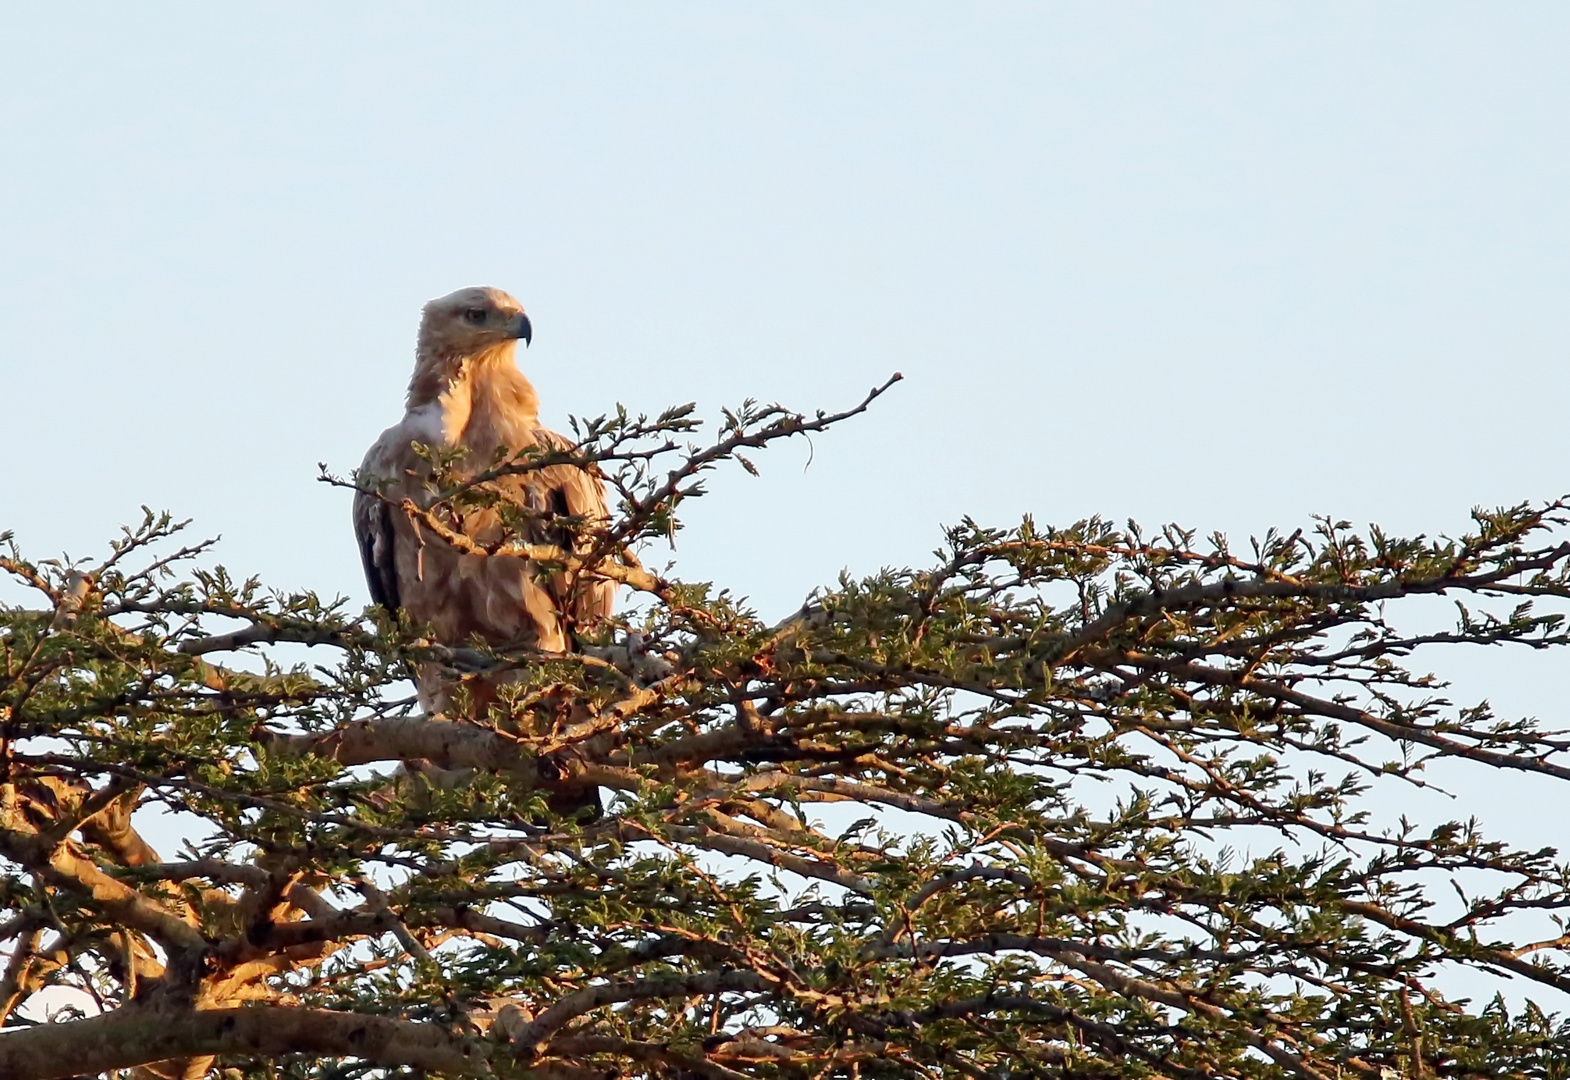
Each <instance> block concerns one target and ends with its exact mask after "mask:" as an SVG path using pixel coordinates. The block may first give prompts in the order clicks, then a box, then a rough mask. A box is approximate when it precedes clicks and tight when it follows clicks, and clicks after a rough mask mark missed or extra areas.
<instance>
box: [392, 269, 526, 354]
mask: <svg viewBox="0 0 1570 1080" xmlns="http://www.w3.org/2000/svg"><path fill="white" fill-rule="evenodd" d="M533 336H534V327H533V326H531V325H530V324H529V316H527V315H525V314H524V312H523V305H522V304H520V303H518V301H517V300H515V299H513V298H512V297H511V296H509V295H507V294H506V293H504V292H502V291H501V290H500V289H492V288H488V287H485V286H476V287H474V288H470V289H459V290H458V291H457V292H454V293H448V294H447V295H446V296H442V297H438V298H437V299H435V300H432V301H431V302H430V303H428V304H426V305H425V311H424V314H423V316H422V317H421V319H420V350H421V352H422V353H427V354H437V355H446V356H472V355H474V354H475V353H479V352H484V351H486V350H489V349H493V348H495V347H496V346H497V345H500V344H503V343H510V342H512V341H514V340H516V339H518V338H522V339H523V343H524V344H525V345H527V344H528V343H529V342H530V340H531V339H532V338H533Z"/></svg>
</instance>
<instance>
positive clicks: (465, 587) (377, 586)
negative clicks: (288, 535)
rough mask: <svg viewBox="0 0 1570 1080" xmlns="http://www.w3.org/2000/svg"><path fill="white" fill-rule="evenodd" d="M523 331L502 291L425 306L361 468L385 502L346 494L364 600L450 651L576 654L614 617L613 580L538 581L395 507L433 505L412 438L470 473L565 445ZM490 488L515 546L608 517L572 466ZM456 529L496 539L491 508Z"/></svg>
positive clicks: (518, 309) (519, 565)
mask: <svg viewBox="0 0 1570 1080" xmlns="http://www.w3.org/2000/svg"><path fill="white" fill-rule="evenodd" d="M531 333H532V328H531V326H530V324H529V317H528V316H527V315H525V314H524V311H523V307H522V306H521V305H520V304H519V303H518V301H517V300H514V299H513V298H512V297H511V296H509V295H507V294H506V293H504V292H502V291H501V290H499V289H488V288H472V289H460V290H458V291H457V292H455V293H452V294H451V295H448V296H444V297H441V298H440V299H438V300H432V301H431V302H430V303H428V304H426V305H425V311H424V316H423V318H422V319H421V321H420V334H419V342H418V346H417V348H416V351H415V364H414V377H413V378H412V379H411V380H410V382H409V396H408V401H407V411H406V412H405V413H404V418H403V420H402V421H401V422H400V423H398V424H396V425H394V426H393V427H390V428H388V429H387V430H386V431H384V432H383V433H382V436H381V438H379V439H377V440H376V443H375V445H373V446H372V447H371V449H370V451H369V452H368V453H367V454H366V455H365V462H364V464H363V465H361V467H360V477H361V480H362V483H364V484H367V485H370V484H382V485H385V486H383V487H382V488H381V492H382V495H383V496H384V498H378V497H377V496H376V495H373V494H370V493H368V492H363V491H362V492H360V493H358V494H357V495H356V496H355V500H354V531H355V535H356V537H357V538H358V540H359V542H360V554H361V557H362V559H363V561H364V563H365V576H366V581H367V582H368V583H369V584H370V588H371V598H372V599H373V600H375V601H376V602H377V603H379V604H381V605H383V606H384V607H386V608H387V609H388V610H389V611H391V612H397V611H399V610H402V611H404V612H407V614H408V616H409V618H410V620H411V621H413V622H414V623H415V624H416V625H423V626H429V627H430V629H431V632H432V634H433V636H434V637H435V638H436V640H438V641H441V642H444V643H447V644H452V645H458V644H462V643H463V642H465V641H467V640H469V639H470V638H471V637H473V636H478V637H479V638H481V639H482V640H484V641H487V642H489V643H491V644H493V645H524V646H533V647H535V648H538V649H543V650H548V651H558V652H560V651H565V650H568V649H571V648H572V647H573V630H574V628H575V627H577V626H581V625H584V624H586V623H589V622H591V621H592V620H594V619H596V618H601V617H604V616H606V615H609V614H610V612H611V606H612V602H613V600H614V594H615V585H614V584H613V583H611V582H608V581H573V580H571V579H570V577H569V576H568V575H566V574H564V573H562V572H557V573H542V572H541V570H540V568H539V567H538V566H537V565H536V564H535V563H532V562H530V561H529V560H526V559H521V558H516V557H513V556H497V555H480V554H467V553H463V552H460V551H457V550H455V549H454V548H453V547H451V546H450V545H449V544H447V543H446V542H444V541H443V540H442V539H441V538H439V537H437V536H434V535H432V534H430V533H429V532H428V531H422V532H420V533H417V532H416V529H415V526H414V525H413V524H412V523H411V522H410V521H409V519H408V516H407V515H405V514H404V513H402V512H401V511H399V510H398V509H397V504H398V503H399V502H400V501H401V500H403V499H412V500H414V501H415V503H417V504H419V505H422V506H423V505H426V504H428V503H429V502H430V499H431V495H430V492H429V491H428V489H427V486H426V483H425V478H426V477H428V476H429V474H430V467H429V465H428V464H427V463H426V462H424V461H422V460H421V459H420V458H419V457H418V456H416V454H415V453H414V450H413V448H412V444H413V443H422V444H425V445H427V446H446V447H453V448H460V449H463V450H465V451H467V453H466V455H465V456H464V458H463V460H462V461H461V462H460V465H459V468H460V470H464V469H467V470H469V471H470V472H471V473H472V472H475V471H478V470H481V469H484V468H487V467H488V466H489V465H490V464H491V463H492V462H493V461H494V459H495V455H496V453H497V451H498V450H506V451H509V452H516V451H519V450H524V449H527V448H529V447H537V446H538V447H561V448H566V447H570V446H571V445H572V444H571V443H570V442H569V441H568V440H566V439H564V438H563V437H562V436H560V435H558V434H556V433H555V432H553V431H550V430H549V429H547V428H545V427H542V426H541V425H540V420H539V412H538V401H537V399H536V397H535V393H534V387H533V386H531V385H530V384H529V380H528V379H526V378H524V376H523V373H522V372H520V371H519V370H518V367H517V364H516V362H515V354H516V351H517V342H518V339H519V338H522V339H523V340H524V341H525V342H528V341H529V339H530V336H531ZM499 483H500V484H501V485H502V486H503V489H504V490H505V491H506V492H507V494H508V496H509V498H510V499H511V500H512V501H515V502H517V503H518V504H519V505H521V506H524V507H526V508H527V509H528V511H529V530H528V533H527V534H526V535H523V536H520V537H516V538H515V539H517V540H521V541H523V542H527V543H548V544H565V545H571V544H573V542H574V539H573V536H572V534H571V530H569V529H566V528H563V527H561V526H560V525H557V526H554V527H553V525H552V519H553V518H560V517H562V516H564V515H573V516H576V517H579V518H582V519H585V520H586V521H588V522H590V523H594V522H599V521H603V520H604V519H605V516H606V512H605V493H604V489H603V487H602V485H601V483H600V481H599V480H598V479H597V478H596V477H594V476H591V475H590V474H589V473H587V472H585V471H584V470H582V469H579V468H577V467H575V466H571V465H554V466H551V467H549V468H545V469H540V470H537V471H534V472H529V473H525V474H522V475H519V476H513V477H508V478H505V479H504V480H502V481H500V482H499ZM389 500H390V502H389ZM456 529H457V531H458V532H461V533H463V534H465V535H466V536H468V537H470V538H471V539H473V540H475V541H476V542H478V543H480V544H482V545H490V544H494V543H496V542H497V541H498V540H500V539H502V534H503V527H502V523H501V521H500V520H499V518H498V515H497V513H496V512H495V511H494V510H491V509H480V510H472V511H469V512H467V513H466V514H465V515H464V516H463V518H462V519H461V521H458V522H457V523H456ZM578 544H579V546H580V548H581V546H582V544H583V540H581V539H580V540H579V541H578ZM419 682H420V687H419V688H420V694H421V698H422V700H423V702H424V704H425V705H426V707H427V708H429V709H432V710H438V711H445V710H446V709H447V708H449V707H450V704H451V702H450V701H449V700H448V693H447V692H446V690H445V689H444V684H443V682H442V681H441V680H439V679H438V678H435V677H434V673H422V676H421V678H420V680H419ZM487 696H488V695H487Z"/></svg>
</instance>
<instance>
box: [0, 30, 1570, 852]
mask: <svg viewBox="0 0 1570 1080" xmlns="http://www.w3.org/2000/svg"><path fill="white" fill-rule="evenodd" d="M1567 56H1570V5H1565V4H1563V3H1543V4H1524V3H1522V4H1497V3H1496V4H1487V5H1483V4H1468V5H1462V4H1446V3H1431V2H1425V3H1380V4H1370V3H1364V2H1359V3H1342V4H1336V3H1318V4H1268V5H1267V4H1259V3H1246V4H1245V3H1230V4H1229V3H1187V4H1172V3H1159V4H1106V3H1096V4H1073V5H1070V4H1048V3H1032V4H1003V3H992V4H986V5H979V4H976V5H965V4H959V3H952V4H917V3H911V2H901V3H898V4H885V5H875V4H859V5H845V4H838V3H835V4H816V5H812V4H804V3H794V4H775V5H760V4H734V3H725V4H720V3H714V4H690V3H689V4H660V5H648V4H642V5H633V4H625V5H609V4H604V5H590V4H576V5H571V6H569V5H564V4H558V5H550V6H546V5H521V4H507V5H497V4H473V3H471V4H464V5H437V4H424V5H413V4H377V5H369V4H359V5H348V4H338V5H321V4H308V5H288V4H270V5H267V6H266V7H265V8H253V9H251V10H249V11H241V10H240V9H238V8H237V7H236V6H230V5H223V6H219V5H199V4H194V3H192V4H185V5H170V4H162V5H160V4H141V5H135V6H132V5H100V6H84V5H77V6H71V5H28V6H23V5H13V6H12V7H11V8H10V9H9V10H8V11H7V13H6V19H5V24H4V26H3V27H0V386H3V394H0V429H3V432H4V436H5V447H6V453H5V457H4V461H5V462H6V465H7V466H8V467H7V469H6V471H5V473H4V474H3V476H0V528H3V527H10V528H14V529H15V530H16V531H17V532H18V533H19V535H20V537H21V539H22V541H23V543H24V545H25V547H26V549H27V550H28V551H29V552H30V553H33V554H35V555H41V554H47V553H52V552H57V551H59V550H61V549H69V550H70V551H72V552H74V553H78V554H86V553H91V552H94V551H96V550H98V549H100V548H101V546H102V544H103V542H104V541H105V540H106V539H107V538H108V537H109V536H110V535H111V532H112V529H113V526H114V525H115V524H116V523H118V522H121V521H125V520H128V519H130V518H132V517H134V516H135V515H136V513H137V509H136V508H137V507H138V506H139V505H140V504H142V503H148V504H151V505H153V506H155V507H166V508H169V509H171V510H174V511H176V512H178V513H180V514H184V515H190V516H193V517H195V519H196V528H197V529H198V530H200V531H201V532H202V533H204V534H208V533H219V532H221V533H223V534H224V537H225V539H224V544H223V547H222V549H221V556H222V558H223V560H224V561H226V562H227V563H228V564H229V565H230V566H231V567H233V568H234V569H235V570H237V571H240V572H243V573H262V574H263V575H264V576H265V577H266V578H267V579H268V580H270V581H272V582H274V583H277V584H280V585H285V586H299V587H310V588H314V589H317V590H319V591H321V592H324V593H328V594H332V593H339V592H343V593H348V594H350V595H352V596H353V597H355V598H356V601H357V602H363V600H364V597H365V591H364V585H363V582H362V580H361V576H360V569H359V565H358V560H357V555H356V552H355V548H354V544H353V542H352V540H351V537H350V534H349V529H348V506H347V499H346V497H345V495H344V493H343V492H342V491H337V490H330V489H328V488H325V487H323V486H321V485H318V484H316V483H314V481H313V477H314V475H315V471H316V462H317V461H326V462H328V463H329V464H330V465H332V466H333V467H335V468H336V469H339V470H347V469H349V468H351V467H353V466H354V465H355V464H357V463H358V461H359V458H360V455H361V453H362V452H363V450H364V448H365V446H366V445H367V444H368V443H369V442H370V441H371V440H372V439H373V438H374V437H375V436H376V434H377V433H378V432H379V431H380V430H381V429H382V428H383V427H385V426H387V425H388V424H390V423H392V422H393V421H394V420H396V419H397V417H398V415H399V413H400V410H401V398H402V393H403V388H404V385H405V382H406V380H407V377H408V369H409V365H410V358H411V348H412V340H413V333H414V327H415V322H416V318H417V316H418V310H419V306H420V304H421V303H422V302H423V301H425V300H426V299H427V298H429V297H431V296H435V295H438V294H441V293H445V292H447V291H449V290H451V289H453V288H456V287H458V286H462V285H469V284H480V283H484V284H493V285H497V286H500V287H503V288H506V289H508V290H509V291H511V292H513V293H515V294H516V295H517V296H519V297H520V298H521V299H522V300H523V301H524V303H525V305H526V306H527V307H528V309H529V311H530V313H531V315H532V316H533V320H534V325H535V329H536V337H535V344H534V347H533V348H531V349H530V350H529V351H528V352H527V353H525V354H523V356H522V360H523V365H524V367H525V369H526V371H527V372H528V374H529V375H530V376H531V377H532V378H534V380H535V382H536V383H537V384H538V386H539V389H540V393H541V398H542V400H543V403H544V412H545V416H546V419H547V420H548V421H550V422H553V423H555V424H557V425H564V424H565V417H566V416H567V415H568V414H569V413H578V414H585V413H590V414H592V413H596V412H600V411H603V410H606V409H608V408H610V407H611V406H612V405H613V404H614V403H615V402H617V401H621V402H625V403H627V404H628V405H630V406H632V407H634V408H639V409H656V408H659V407H662V406H664V405H666V404H670V403H674V402H680V401H686V400H690V399H696V400H697V401H699V402H700V403H701V404H702V405H703V407H704V409H705V411H706V412H708V413H709V414H710V415H712V414H713V413H714V412H716V411H717V409H718V407H719V406H721V405H724V404H730V403H734V402H736V401H738V400H740V399H741V398H743V397H746V396H755V397H760V398H764V399H781V400H784V401H786V402H787V403H790V404H793V405H796V406H799V407H802V408H813V407H819V406H823V407H830V406H838V405H843V404H848V403H850V402H852V401H853V400H855V399H856V398H857V397H859V396H860V394H861V393H862V392H863V391H864V390H865V389H866V388H867V387H869V386H870V385H872V384H873V383H875V382H878V381H881V380H882V379H883V378H884V377H885V376H886V375H887V374H888V373H890V372H892V371H894V370H901V371H903V372H904V373H905V375H906V376H907V380H906V382H905V383H904V384H902V385H901V386H900V387H898V388H897V389H896V390H895V391H894V392H893V393H891V394H890V395H889V396H888V398H887V399H886V400H885V401H884V402H882V403H880V404H879V405H878V406H877V407H876V408H875V410H874V411H873V412H872V413H871V415H869V416H867V417H866V418H864V419H861V420H858V421H856V422H854V423H852V424H850V425H847V426H846V428H845V429H844V430H843V431H841V432H838V433H834V434H830V435H828V436H825V437H822V438H820V439H818V440H817V443H816V447H815V451H814V457H813V459H812V464H811V467H810V468H808V469H806V470H805V471H804V470H803V466H804V464H805V463H806V461H807V456H808V452H807V448H806V447H805V446H804V445H800V446H794V447H790V448H787V449H784V450H781V451H777V452H775V453H772V454H769V455H766V456H765V457H764V458H762V459H761V461H760V464H762V466H763V468H764V476H763V478H762V479H761V480H753V479H750V478H747V477H745V476H744V475H742V474H741V473H739V472H737V473H736V474H734V475H728V476H725V477H723V478H721V479H720V480H719V481H717V482H716V483H715V484H714V488H715V494H714V495H713V496H712V498H710V499H708V500H705V501H704V504H703V505H701V506H695V507H694V508H693V513H692V514H691V516H690V528H689V529H688V531H687V532H686V533H685V534H684V536H683V540H682V546H681V551H680V554H681V558H682V562H681V569H682V571H683V573H684V574H685V575H686V576H688V577H692V578H700V579H714V580H717V581H720V582H722V583H724V584H728V585H730V586H732V587H733V588H735V589H736V590H737V591H739V592H741V593H743V594H746V595H749V596H752V597H753V598H754V599H755V600H756V602H757V603H758V605H759V606H760V608H762V610H763V611H764V613H765V614H767V615H779V614H783V613H784V612H785V611H787V610H788V609H790V608H792V607H794V606H795V605H796V604H797V603H799V601H800V599H801V597H802V596H803V594H804V593H805V592H806V591H807V590H808V589H810V588H811V587H812V586H814V585H816V584H819V583H823V582H827V581H830V580H832V578H833V577H834V575H835V574H837V572H838V571H839V570H840V569H841V568H842V567H849V568H850V569H851V570H852V571H854V572H868V571H871V570H873V569H875V568H877V567H878V566H879V565H881V564H885V563H899V564H908V563H911V562H919V561H923V560H925V558H926V557H927V552H929V551H930V550H931V549H932V548H933V547H934V546H936V544H937V543H938V541H939V538H940V533H939V527H940V524H941V523H944V522H952V521H955V520H956V519H958V518H959V517H960V516H961V515H962V514H966V513H969V514H972V515H974V516H976V517H977V518H978V519H980V520H982V521H983V522H986V523H997V524H1008V523H1011V522H1013V521H1014V520H1016V519H1017V517H1018V515H1019V514H1021V513H1024V512H1027V511H1028V512H1031V513H1033V514H1035V515H1036V516H1037V517H1038V519H1040V520H1043V521H1047V522H1069V521H1072V520H1074V519H1076V518H1079V517H1082V516H1085V515H1088V514H1091V513H1095V512H1101V513H1104V514H1107V515H1110V516H1112V517H1114V518H1118V519H1121V518H1123V517H1126V516H1130V515H1132V516H1135V517H1138V518H1139V519H1141V520H1143V521H1145V522H1147V523H1150V524H1159V523H1161V522H1163V521H1168V520H1174V519H1175V520H1179V521H1181V522H1184V523H1186V524H1190V525H1194V526H1198V527H1200V528H1201V529H1202V530H1209V529H1212V528H1223V529H1226V530H1228V531H1231V532H1234V533H1240V534H1245V535H1246V534H1247V533H1248V532H1250V531H1257V530H1260V529H1262V528H1264V527H1266V526H1268V525H1270V524H1279V525H1282V526H1284V527H1287V528H1291V527H1294V526H1296V525H1299V524H1303V523H1305V522H1306V521H1307V519H1308V518H1309V516H1310V515H1311V514H1314V513H1331V514H1336V515H1338V516H1344V517H1348V518H1351V519H1353V520H1355V521H1359V522H1366V521H1369V520H1379V521H1381V522H1384V523H1386V524H1388V525H1390V526H1392V527H1393V528H1396V529H1400V530H1429V531H1439V530H1445V529H1455V528H1459V527H1460V526H1462V525H1463V524H1464V518H1465V513H1466V511H1467V509H1468V508H1469V507H1470V506H1471V505H1473V504H1474V503H1486V504H1490V505H1495V504H1499V503H1503V502H1513V501H1517V500H1520V499H1524V498H1530V497H1543V498H1546V497H1552V496H1554V495H1557V494H1560V493H1561V492H1563V491H1566V490H1570V434H1567V430H1566V425H1565V423H1564V421H1563V419H1562V417H1563V413H1564V411H1565V401H1566V391H1567V389H1570V379H1567V375H1566V364H1565V357H1566V350H1567V343H1570V321H1567V317H1566V310H1567V309H1566V304H1565V293H1566V288H1567V285H1570V200H1567V192H1570V64H1567V63H1566V57H1567ZM1492 656H1493V657H1495V658H1497V657H1498V654H1497V653H1496V654H1492ZM1563 663H1564V662H1563V660H1562V659H1560V658H1558V657H1526V658H1522V659H1520V660H1517V661H1510V662H1507V663H1501V662H1498V661H1496V660H1495V659H1487V660H1479V661H1466V662H1465V663H1463V664H1462V665H1461V666H1460V667H1458V668H1456V669H1455V670H1458V671H1460V672H1461V674H1462V675H1463V678H1464V680H1465V681H1464V682H1463V688H1464V689H1469V690H1475V694H1473V695H1472V696H1479V695H1481V694H1482V693H1485V692H1487V693H1491V694H1493V696H1494V697H1495V698H1496V700H1498V701H1499V702H1500V703H1501V704H1502V705H1504V706H1505V707H1506V708H1507V709H1509V708H1511V707H1518V708H1521V709H1536V708H1542V709H1545V710H1554V711H1562V709H1561V707H1560V706H1559V705H1558V697H1559V683H1560V681H1561V680H1560V679H1559V677H1558V675H1559V672H1561V671H1562V670H1563ZM1490 664H1493V665H1494V666H1492V667H1490V666H1489V665H1490ZM1463 696H1467V695H1466V694H1463ZM1534 790H1535V789H1533V787H1532V786H1531V785H1529V784H1528V785H1516V784H1513V783H1512V784H1511V785H1506V786H1502V787H1501V788H1500V790H1498V791H1496V792H1493V793H1491V795H1490V796H1489V798H1488V800H1487V809H1488V810H1489V812H1490V813H1491V814H1493V815H1495V816H1496V817H1497V816H1499V815H1502V814H1510V815H1513V820H1514V821H1515V824H1516V825H1520V826H1522V827H1523V828H1525V829H1526V831H1527V833H1528V834H1531V835H1536V836H1538V837H1539V838H1541V839H1543V840H1545V841H1547V840H1556V839H1558V837H1557V836H1555V835H1554V834H1556V833H1557V832H1558V831H1560V830H1559V829H1558V827H1557V826H1554V827H1552V828H1549V827H1547V826H1546V825H1544V826H1542V827H1541V828H1539V815H1540V814H1541V812H1542V810H1543V808H1542V807H1541V806H1538V805H1535V804H1534V802H1533V800H1534V799H1535V798H1536V797H1537V796H1536V795H1534V794H1533V792H1534ZM1449 812H1452V813H1454V812H1462V813H1464V812H1465V810H1464V809H1459V810H1458V809H1456V808H1454V807H1452V808H1451V810H1450V811H1449ZM1554 817H1555V818H1556V819H1557V820H1562V814H1558V813H1556V814H1555V815H1554ZM1523 823H1524V825H1523Z"/></svg>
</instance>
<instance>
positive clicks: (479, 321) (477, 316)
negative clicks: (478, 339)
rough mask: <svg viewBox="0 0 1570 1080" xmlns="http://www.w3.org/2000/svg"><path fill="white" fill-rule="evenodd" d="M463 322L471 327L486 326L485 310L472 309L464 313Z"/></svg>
mask: <svg viewBox="0 0 1570 1080" xmlns="http://www.w3.org/2000/svg"><path fill="white" fill-rule="evenodd" d="M463 321H464V322H466V323H468V324H469V325H470V326H484V325H485V309H484V308H477V307H472V308H470V309H469V310H468V311H465V312H464V313H463Z"/></svg>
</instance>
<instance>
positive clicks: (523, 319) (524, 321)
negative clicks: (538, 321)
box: [512, 311, 534, 348]
mask: <svg viewBox="0 0 1570 1080" xmlns="http://www.w3.org/2000/svg"><path fill="white" fill-rule="evenodd" d="M512 336H513V337H517V338H522V339H523V347H524V348H528V347H529V343H530V342H531V341H533V340H534V327H533V326H532V325H530V323H529V317H528V316H527V315H525V314H524V313H523V312H521V311H520V312H518V325H517V326H516V327H515V328H514V329H513V335H512Z"/></svg>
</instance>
